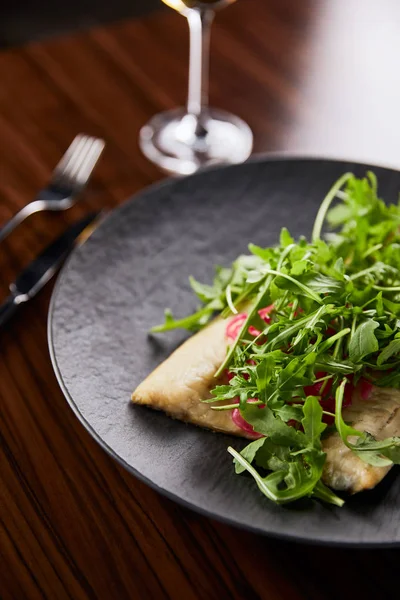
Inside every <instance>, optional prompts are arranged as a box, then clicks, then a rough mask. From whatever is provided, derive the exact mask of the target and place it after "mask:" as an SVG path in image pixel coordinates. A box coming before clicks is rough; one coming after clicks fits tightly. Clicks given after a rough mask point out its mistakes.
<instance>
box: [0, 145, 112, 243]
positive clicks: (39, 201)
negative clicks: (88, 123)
mask: <svg viewBox="0 0 400 600" xmlns="http://www.w3.org/2000/svg"><path fill="white" fill-rule="evenodd" d="M104 146H105V142H104V141H103V140H101V139H99V138H95V137H91V136H88V135H84V134H79V135H77V136H76V137H75V139H74V140H73V142H72V144H71V145H70V147H69V148H68V150H67V151H66V153H65V154H64V156H63V157H62V159H61V160H60V162H59V163H58V165H57V166H56V168H55V169H54V171H53V174H52V177H51V180H50V182H49V184H48V185H47V187H45V188H44V189H43V190H41V191H40V192H39V193H38V195H37V197H36V199H35V200H33V201H32V202H30V203H29V204H27V205H26V206H24V208H22V209H21V210H20V211H19V212H18V213H17V214H16V215H14V216H13V217H12V218H11V219H10V220H9V221H7V223H6V224H5V225H4V226H3V227H2V228H0V242H1V241H2V240H4V238H6V237H7V236H8V235H9V234H10V233H11V232H12V231H13V230H14V229H15V228H16V227H17V225H19V224H20V223H22V221H24V220H25V219H26V218H27V217H29V216H30V215H32V214H34V213H37V212H41V211H43V210H54V211H57V210H67V208H70V207H71V206H73V205H74V204H75V202H76V201H77V197H78V195H79V194H80V192H82V190H83V189H84V188H85V186H86V184H87V182H88V180H89V177H90V175H91V174H92V171H93V169H94V167H95V166H96V163H97V161H98V159H99V158H100V155H101V153H102V151H103V149H104Z"/></svg>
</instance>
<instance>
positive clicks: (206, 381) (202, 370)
mask: <svg viewBox="0 0 400 600" xmlns="http://www.w3.org/2000/svg"><path fill="white" fill-rule="evenodd" d="M226 323H227V322H226V320H223V319H220V318H217V319H215V320H214V321H212V322H211V323H210V324H209V325H207V327H205V328H204V329H202V330H201V331H199V332H198V333H196V334H195V335H193V336H191V337H190V338H188V339H187V340H186V341H185V342H184V343H183V344H182V345H181V346H180V347H179V348H178V349H177V350H175V352H173V353H172V354H171V356H169V358H167V359H166V360H165V361H164V362H163V363H161V364H160V365H159V366H158V367H157V368H156V369H155V370H154V371H153V372H152V373H151V374H150V375H149V376H148V377H147V378H146V379H145V380H144V381H143V382H142V383H141V384H140V385H139V386H138V387H137V388H136V390H135V391H134V392H133V394H132V402H134V403H135V404H144V405H146V406H150V407H151V408H155V409H158V410H163V411H164V412H166V413H167V414H168V415H170V416H171V417H174V418H175V419H180V420H182V421H187V422H189V423H194V424H195V425H199V426H200V427H205V428H207V429H212V430H214V431H220V432H223V433H229V434H234V435H238V436H242V437H246V433H245V432H244V431H243V430H242V429H240V428H239V427H238V426H237V425H235V423H234V422H233V421H232V413H231V411H230V410H227V411H215V410H212V408H211V407H212V406H218V405H221V401H220V402H213V403H211V404H204V403H202V402H201V400H205V399H208V398H211V397H212V395H211V394H210V390H211V389H213V388H214V387H215V386H216V385H218V384H221V383H222V381H218V379H216V378H215V377H214V375H215V372H216V371H217V370H218V367H219V366H220V365H221V364H222V362H223V361H224V358H225V356H226V349H227V346H228V340H227V338H226V337H225V329H226ZM222 404H226V402H222Z"/></svg>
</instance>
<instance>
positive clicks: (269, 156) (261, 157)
mask: <svg viewBox="0 0 400 600" xmlns="http://www.w3.org/2000/svg"><path fill="white" fill-rule="evenodd" d="M279 160H282V161H286V160H287V161H297V160H310V161H315V162H318V161H320V160H329V161H331V162H348V163H352V164H354V165H360V166H363V165H365V164H366V163H364V162H358V161H356V160H353V159H351V158H349V159H346V158H339V157H332V156H329V155H315V154H307V153H304V152H303V153H300V152H299V153H296V152H290V153H286V152H274V153H263V154H258V155H255V156H253V157H251V159H250V160H248V161H247V162H252V163H261V162H274V161H279ZM238 166H240V165H226V166H215V167H210V168H207V169H203V170H201V171H199V172H198V173H197V174H195V175H194V176H197V175H201V174H203V173H208V172H210V171H226V170H229V169H234V168H237V167H238ZM376 166H377V167H378V166H379V167H383V168H385V169H388V170H391V171H397V169H395V168H394V167H393V166H386V165H384V164H378V163H376ZM188 177H192V176H191V175H189V176H188ZM181 179H184V178H170V177H167V178H165V179H163V180H161V181H159V182H156V183H154V184H152V185H150V186H147V187H145V188H143V189H142V190H139V191H138V192H137V193H136V194H134V195H133V196H131V197H130V198H129V199H128V200H127V202H134V201H135V199H136V198H137V197H138V196H140V195H142V194H143V193H144V192H145V193H151V192H152V191H153V190H157V189H159V188H161V187H164V186H168V185H173V184H174V183H175V182H176V181H180V180H181ZM123 205H124V204H123ZM123 205H121V206H123ZM118 209H119V207H117V208H116V209H115V210H113V211H112V212H111V213H110V214H109V215H107V217H106V219H108V218H110V217H111V216H112V215H113V214H114V213H116V212H117V211H118ZM99 226H100V227H101V226H102V224H100V225H99ZM74 252H75V250H73V251H72V252H71V254H70V256H69V257H68V259H67V261H66V262H65V264H64V266H63V267H62V270H61V272H60V273H59V275H58V277H57V280H56V283H55V286H54V289H53V292H52V295H51V300H50V305H49V312H48V317H47V339H48V346H49V354H50V359H51V363H52V366H53V370H54V373H55V375H56V378H57V381H58V384H59V386H60V388H61V391H62V392H63V394H64V396H65V399H66V400H67V402H68V404H69V406H70V408H71V409H72V411H73V413H74V414H75V416H76V417H77V419H78V421H79V422H80V423H81V425H83V427H84V428H85V429H86V430H87V431H88V433H89V434H90V435H91V436H92V438H93V439H94V440H95V441H96V442H97V443H98V444H99V446H100V447H101V448H102V449H103V450H105V451H106V453H107V454H109V455H110V456H111V458H113V459H114V460H116V461H117V462H118V463H119V464H120V465H121V466H122V467H124V469H126V470H127V471H128V472H129V473H131V474H132V475H133V476H134V477H136V478H137V479H139V480H140V481H142V482H143V483H145V484H146V485H148V486H149V487H150V488H152V489H153V490H155V491H156V492H158V493H159V494H161V495H163V496H165V497H167V498H169V499H170V500H173V501H174V502H176V503H177V504H180V505H181V506H183V507H185V508H188V509H190V510H193V511H194V512H196V513H198V514H201V515H203V516H205V517H208V518H210V519H213V520H215V521H219V522H222V523H225V524H227V525H230V526H233V527H236V528H238V529H243V530H246V531H250V532H251V533H256V534H258V535H263V536H265V537H268V538H271V539H279V540H282V541H286V542H296V543H299V544H304V543H306V544H310V545H313V546H329V547H337V548H344V547H348V548H354V549H357V548H358V549H369V548H376V549H377V548H395V547H400V542H398V541H393V542H379V541H366V542H358V541H352V540H349V541H347V540H332V541H330V540H327V539H318V538H315V537H311V536H310V537H309V536H308V535H307V533H304V534H303V535H302V536H298V535H291V534H284V533H280V532H278V531H265V530H263V529H259V528H258V527H252V526H251V525H244V524H243V523H242V522H240V521H236V520H235V519H232V518H230V517H225V516H220V515H218V516H216V515H215V514H214V513H213V512H212V511H208V510H205V509H204V508H202V507H200V506H197V505H195V504H192V503H191V502H187V501H186V500H183V499H182V498H181V497H180V496H178V495H176V494H173V493H171V492H169V491H167V490H165V489H163V488H161V487H159V486H158V485H156V484H155V483H154V482H153V481H151V479H148V478H147V477H145V476H144V475H142V473H140V472H139V471H137V470H136V469H135V468H134V467H132V465H130V464H129V463H127V462H126V461H125V460H124V459H123V458H121V457H120V456H119V455H118V454H117V453H116V452H115V451H114V450H113V449H112V448H111V447H110V446H109V445H108V444H107V443H106V442H105V441H104V440H103V439H102V438H101V436H100V435H98V434H97V433H96V431H95V430H94V429H93V428H92V426H91V425H90V423H89V422H88V421H87V420H86V419H85V418H84V417H83V415H82V413H81V412H80V410H79V408H78V407H77V405H76V403H75V401H74V399H73V398H72V396H71V395H70V393H69V391H68V389H67V387H66V385H65V383H64V380H63V377H62V375H61V372H60V370H59V367H58V363H57V358H56V355H55V349H54V344H53V312H54V306H55V302H56V297H57V295H58V294H59V292H60V289H61V284H62V280H63V277H64V275H65V273H66V272H67V270H68V266H69V262H70V261H71V259H72V257H73V255H74Z"/></svg>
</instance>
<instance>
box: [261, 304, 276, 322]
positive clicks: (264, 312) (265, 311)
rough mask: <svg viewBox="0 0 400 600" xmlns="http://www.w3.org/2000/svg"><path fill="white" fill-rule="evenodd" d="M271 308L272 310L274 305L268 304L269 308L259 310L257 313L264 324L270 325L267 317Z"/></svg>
mask: <svg viewBox="0 0 400 600" xmlns="http://www.w3.org/2000/svg"><path fill="white" fill-rule="evenodd" d="M273 308H274V305H273V304H270V305H269V306H266V307H265V308H261V310H259V311H258V314H259V315H260V317H261V318H262V320H263V321H265V322H266V323H271V317H270V316H269V313H270V312H271V311H272V310H273Z"/></svg>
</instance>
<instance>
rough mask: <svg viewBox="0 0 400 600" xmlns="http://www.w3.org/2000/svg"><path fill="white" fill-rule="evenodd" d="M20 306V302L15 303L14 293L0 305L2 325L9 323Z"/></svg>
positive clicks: (0, 322)
mask: <svg viewBox="0 0 400 600" xmlns="http://www.w3.org/2000/svg"><path fill="white" fill-rule="evenodd" d="M17 308H18V304H16V303H15V297H14V296H13V295H10V296H8V298H7V299H6V300H5V301H4V302H3V304H2V305H1V306H0V326H1V325H4V324H5V323H7V321H8V320H9V319H10V318H11V317H12V316H13V314H14V313H15V312H16V310H17Z"/></svg>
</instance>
